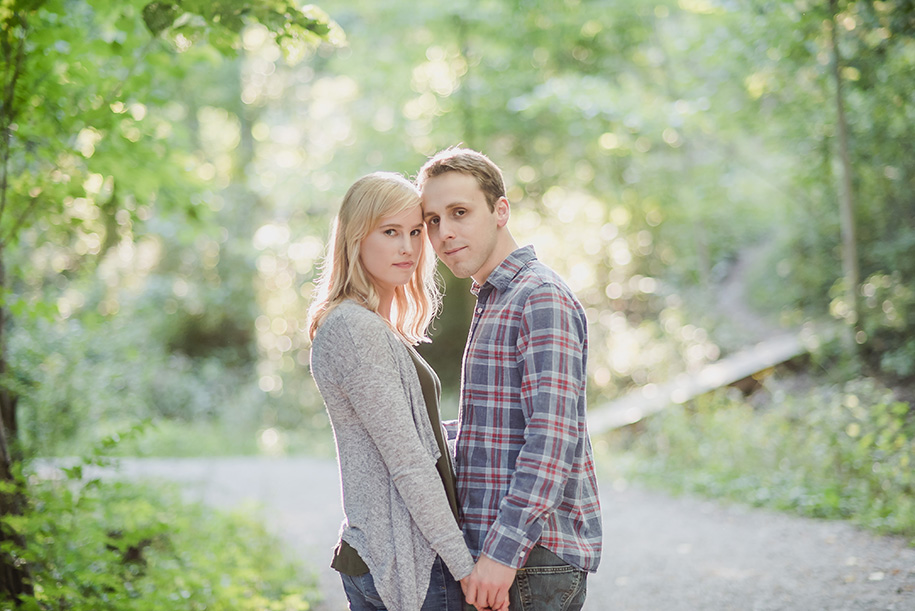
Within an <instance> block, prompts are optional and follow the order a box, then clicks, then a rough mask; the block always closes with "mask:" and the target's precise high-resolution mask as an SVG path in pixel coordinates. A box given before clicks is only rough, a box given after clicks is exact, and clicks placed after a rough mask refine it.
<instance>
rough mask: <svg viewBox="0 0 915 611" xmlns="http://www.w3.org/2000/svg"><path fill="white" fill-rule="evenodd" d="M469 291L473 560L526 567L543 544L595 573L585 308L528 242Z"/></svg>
mask: <svg viewBox="0 0 915 611" xmlns="http://www.w3.org/2000/svg"><path fill="white" fill-rule="evenodd" d="M472 290H473V292H474V293H475V294H476V295H477V305H476V308H474V314H473V321H472V322H471V325H470V336H469V339H468V341H467V347H466V348H465V352H464V361H463V371H462V382H461V403H460V412H459V416H458V417H459V422H458V427H459V428H458V430H457V431H456V435H457V436H456V439H455V471H456V472H457V488H458V496H459V499H460V502H461V507H462V509H463V528H464V535H465V538H466V539H467V543H468V546H469V547H470V550H471V552H472V553H473V555H474V557H475V558H476V557H478V556H479V554H480V552H482V553H484V554H486V555H487V556H489V557H490V558H492V559H494V560H496V561H498V562H501V563H502V564H505V565H507V566H510V567H512V568H520V567H522V566H524V563H525V561H526V560H527V556H528V554H529V552H530V550H531V548H533V546H534V545H535V544H538V543H539V544H540V545H542V546H544V547H546V548H547V549H549V550H551V551H552V552H553V553H555V554H556V555H558V556H559V557H560V558H562V559H563V560H565V561H566V562H568V563H569V564H571V565H573V566H575V567H578V568H580V569H582V570H585V571H590V572H593V571H595V570H597V565H598V563H599V562H600V552H601V520H600V505H599V501H598V492H597V477H596V475H595V473H594V462H593V459H592V453H591V442H590V440H589V438H588V430H587V425H586V421H585V410H586V402H585V384H586V378H585V368H586V364H587V355H588V328H587V320H586V318H585V313H584V311H583V310H582V307H581V304H580V303H579V302H578V300H577V299H576V298H575V296H574V295H573V293H572V291H571V290H570V289H569V287H568V286H567V285H566V284H565V283H564V282H563V281H562V279H561V278H560V277H559V276H558V275H557V274H556V273H555V272H553V271H552V270H550V269H549V268H548V267H546V266H545V265H543V264H542V263H540V262H539V261H538V260H537V258H536V255H535V254H534V249H533V248H532V247H530V246H528V247H525V248H521V249H518V250H516V251H515V252H513V253H512V254H511V255H510V256H508V257H507V258H506V259H505V260H504V261H503V262H502V263H501V264H500V265H499V266H498V267H497V268H496V269H495V270H494V271H493V272H492V273H491V274H490V275H489V278H487V280H486V282H485V283H484V284H483V285H482V286H479V285H477V284H474V286H473V289H472ZM451 433H455V431H454V430H453V429H452V431H451Z"/></svg>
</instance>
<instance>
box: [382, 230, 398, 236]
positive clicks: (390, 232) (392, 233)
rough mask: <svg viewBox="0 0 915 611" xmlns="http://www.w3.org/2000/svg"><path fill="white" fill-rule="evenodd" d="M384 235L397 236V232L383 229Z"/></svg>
mask: <svg viewBox="0 0 915 611" xmlns="http://www.w3.org/2000/svg"><path fill="white" fill-rule="evenodd" d="M384 235H390V236H394V235H397V231H396V230H394V229H385V230H384Z"/></svg>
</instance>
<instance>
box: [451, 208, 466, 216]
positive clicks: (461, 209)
mask: <svg viewBox="0 0 915 611" xmlns="http://www.w3.org/2000/svg"><path fill="white" fill-rule="evenodd" d="M466 212H467V211H466V210H464V209H463V208H458V209H457V210H455V211H454V216H464V214H466Z"/></svg>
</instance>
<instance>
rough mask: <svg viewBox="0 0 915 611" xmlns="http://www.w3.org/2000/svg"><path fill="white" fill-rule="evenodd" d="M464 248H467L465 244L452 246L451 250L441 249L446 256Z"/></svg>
mask: <svg viewBox="0 0 915 611" xmlns="http://www.w3.org/2000/svg"><path fill="white" fill-rule="evenodd" d="M465 248H467V247H466V246H458V247H457V248H452V249H451V250H446V251H443V253H444V255H445V256H446V257H450V256H451V255H453V254H454V253H456V252H459V251H462V250H464V249H465Z"/></svg>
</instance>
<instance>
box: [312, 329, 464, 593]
mask: <svg viewBox="0 0 915 611" xmlns="http://www.w3.org/2000/svg"><path fill="white" fill-rule="evenodd" d="M370 316H372V317H373V318H375V317H377V316H376V315H375V314H370ZM346 322H347V324H345V325H340V327H339V328H336V329H334V333H335V336H336V337H335V340H336V341H334V342H333V343H334V346H335V348H336V349H337V350H336V351H335V354H333V355H327V354H325V356H326V357H327V358H326V361H329V362H325V365H326V366H329V367H331V368H332V371H333V373H334V375H333V377H334V380H335V384H337V386H338V388H340V390H341V391H342V392H343V393H345V394H346V395H347V397H348V398H349V400H350V403H351V405H352V407H353V410H354V411H355V413H356V414H357V416H358V418H359V419H360V421H361V422H362V424H363V426H364V427H365V430H366V431H367V433H368V435H369V436H370V437H371V439H372V441H373V442H374V444H375V446H376V447H377V448H378V452H379V453H380V455H381V457H382V460H383V461H384V463H385V465H386V467H387V469H388V471H389V473H390V475H391V478H392V480H393V482H394V485H395V487H396V488H397V491H398V493H399V494H400V496H401V497H402V498H403V500H404V503H405V504H406V506H407V509H408V511H409V512H410V515H411V517H412V518H413V521H414V522H415V523H416V526H417V527H418V528H419V530H420V532H422V534H423V536H424V537H425V538H426V540H427V541H429V544H430V546H431V547H432V549H433V550H434V551H435V552H436V553H437V554H439V555H440V556H441V557H442V560H444V562H445V564H447V565H448V568H449V570H450V571H451V573H452V575H453V576H454V577H455V579H462V578H464V577H466V576H467V575H469V574H470V571H471V570H472V569H473V558H472V557H471V555H470V552H469V551H468V550H467V546H466V544H465V542H464V537H463V534H462V533H461V530H460V528H458V525H457V523H456V522H455V520H454V515H453V514H452V512H451V508H450V506H449V504H448V500H447V497H446V495H445V490H444V488H443V487H442V483H441V478H440V477H439V475H438V471H437V470H436V468H435V460H434V458H433V457H432V456H431V455H430V453H429V451H427V450H426V449H425V447H424V446H423V444H422V441H421V438H420V436H419V433H418V432H417V423H416V422H415V421H414V416H413V414H414V411H413V409H412V406H411V403H410V399H409V397H408V395H407V392H406V390H405V388H404V382H403V380H402V378H401V375H400V367H399V365H398V362H397V358H396V354H395V352H394V349H395V347H399V346H397V344H396V343H392V342H391V341H390V340H391V339H392V336H391V335H390V334H391V331H390V330H389V329H388V328H387V326H386V325H385V324H384V323H383V321H381V320H380V319H378V320H377V321H376V320H372V319H366V318H365V317H364V316H349V317H347V319H346ZM395 341H396V340H395ZM403 349H404V350H406V348H405V347H404V348H403ZM411 367H412V362H411ZM409 373H410V374H411V375H414V376H415V375H416V373H415V370H413V371H410V372H409ZM418 400H420V401H421V400H422V399H421V397H420V398H418ZM422 413H423V415H425V407H424V406H423V410H422Z"/></svg>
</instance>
